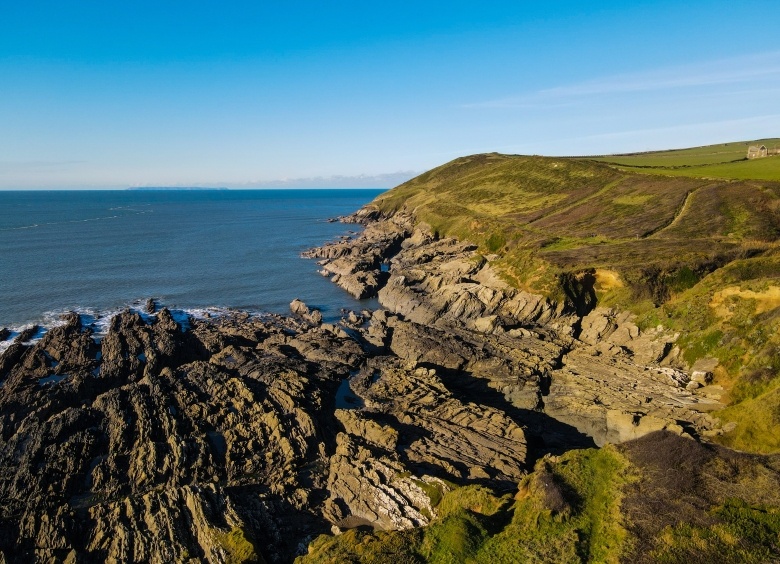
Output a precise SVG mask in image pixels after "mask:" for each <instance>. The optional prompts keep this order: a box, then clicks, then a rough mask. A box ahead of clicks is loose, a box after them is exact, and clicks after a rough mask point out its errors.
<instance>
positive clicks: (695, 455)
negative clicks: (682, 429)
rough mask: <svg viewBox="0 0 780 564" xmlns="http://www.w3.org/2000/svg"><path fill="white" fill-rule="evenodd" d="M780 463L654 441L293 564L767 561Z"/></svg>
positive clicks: (777, 548) (774, 553)
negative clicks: (421, 525)
mask: <svg viewBox="0 0 780 564" xmlns="http://www.w3.org/2000/svg"><path fill="white" fill-rule="evenodd" d="M778 466H780V461H778V460H777V458H776V457H775V458H770V457H760V456H751V455H744V454H738V453H734V452H733V451H728V450H726V449H722V448H719V447H714V446H703V445H700V444H697V443H694V442H693V441H691V440H690V439H685V438H682V437H679V436H676V435H672V434H669V433H665V432H659V433H654V434H652V435H648V436H646V437H643V438H642V439H639V440H637V441H633V442H631V443H626V444H624V445H622V446H620V447H617V448H616V447H611V446H608V447H605V448H603V449H601V450H595V449H589V450H580V451H570V452H568V453H566V454H565V455H563V456H560V457H547V458H543V459H541V460H540V461H539V462H537V464H536V467H535V469H534V471H533V472H532V473H531V474H529V475H528V476H526V478H525V479H524V480H523V481H522V482H521V483H520V484H519V487H518V489H517V491H515V492H510V493H507V494H504V495H499V494H497V493H495V492H492V491H490V490H488V489H486V488H483V487H480V486H467V487H463V488H458V489H455V490H453V491H451V492H449V493H447V494H446V495H445V496H444V498H443V499H442V500H441V501H440V502H439V504H438V506H437V507H436V512H437V516H436V518H435V519H434V520H433V521H432V522H431V524H430V525H428V526H427V527H425V528H422V529H413V530H408V531H388V532H383V531H370V530H357V529H353V530H350V531H347V532H345V533H344V534H342V535H340V536H336V537H332V536H326V535H323V536H321V537H320V538H318V539H317V540H315V541H314V542H313V543H312V544H311V545H310V547H309V554H308V555H307V556H305V557H303V558H300V559H299V562H300V563H301V564H304V563H317V564H325V563H328V564H330V563H333V564H335V563H344V562H364V563H387V562H393V563H396V564H404V563H412V562H440V563H453V564H454V563H466V562H471V563H482V562H484V563H491V564H493V563H497V564H500V563H524V562H528V563H544V562H546V563H574V562H604V563H609V562H632V563H634V564H636V563H642V562H647V563H651V562H685V563H692V562H723V563H742V562H755V563H759V562H772V561H776V560H777V558H778V557H780V540H779V539H780V510H778V509H777V507H778V506H780V493H779V492H780V490H779V489H778V486H780V473H778Z"/></svg>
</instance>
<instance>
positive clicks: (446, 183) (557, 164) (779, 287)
mask: <svg viewBox="0 0 780 564" xmlns="http://www.w3.org/2000/svg"><path fill="white" fill-rule="evenodd" d="M730 150H731V152H728V151H726V152H723V153H722V154H721V155H720V156H719V157H711V158H709V160H707V158H706V156H705V155H704V153H706V151H703V150H702V148H699V150H691V151H690V152H689V153H685V152H684V151H680V152H673V153H674V154H675V159H676V160H675V161H674V165H673V166H675V167H685V166H686V159H689V160H690V162H692V163H699V164H702V163H703V164H702V166H706V167H709V168H708V170H707V175H706V176H707V177H706V178H699V177H696V176H695V175H694V174H693V173H692V170H693V168H694V167H692V166H691V167H688V168H676V169H674V170H677V171H680V170H684V171H685V172H686V174H685V175H682V176H677V177H672V176H669V175H668V173H669V171H670V170H671V169H670V168H669V167H666V168H663V169H656V168H645V169H642V172H637V171H636V170H630V169H629V167H627V166H626V165H627V164H628V163H629V161H630V163H631V164H632V165H636V164H637V163H638V162H642V159H646V160H652V159H655V160H653V161H652V162H657V161H659V162H660V160H661V159H664V158H667V157H666V153H659V154H656V155H655V156H654V157H652V156H651V155H652V154H645V155H640V156H633V157H614V160H615V163H617V164H614V163H607V162H601V161H603V160H605V159H607V158H604V159H601V160H598V161H597V160H592V159H570V158H567V159H564V158H551V157H528V156H511V155H499V154H484V155H474V156H469V157H463V158H459V159H456V160H454V161H452V162H450V163H447V164H445V165H443V166H440V167H438V168H436V169H433V170H431V171H429V172H427V173H425V174H423V175H421V176H418V177H417V178H414V179H412V180H410V181H409V182H407V183H405V184H402V185H401V186H399V187H397V188H395V189H393V190H391V191H389V192H387V193H386V194H383V195H382V196H380V197H379V198H378V199H377V200H376V202H375V203H376V205H377V206H378V207H379V208H380V209H381V210H382V211H383V212H385V213H390V212H394V211H397V210H399V209H404V210H407V211H413V212H414V214H415V215H416V217H417V219H418V221H421V222H425V223H427V224H429V225H430V226H431V228H432V229H433V231H434V232H437V233H440V234H446V235H455V236H458V237H460V238H462V239H467V240H470V241H472V242H474V243H477V244H478V245H479V246H480V248H481V250H482V251H483V252H484V253H485V254H491V253H492V254H496V255H498V256H499V259H498V260H497V261H496V262H495V264H496V265H497V266H498V267H499V269H500V271H501V272H502V275H503V276H504V277H505V279H506V280H507V281H509V282H510V283H511V284H513V285H514V286H516V287H519V288H522V289H526V290H530V291H533V292H538V293H542V294H544V295H547V296H549V297H552V298H554V299H557V300H568V301H569V302H570V303H571V304H572V306H576V307H577V308H578V310H581V311H586V310H587V309H588V308H591V307H593V306H594V305H595V303H598V304H600V305H606V306H614V307H618V308H621V309H629V310H631V311H633V312H634V313H636V314H637V315H638V321H639V324H640V326H644V327H655V326H657V325H659V324H661V325H664V326H665V327H666V328H668V329H671V330H674V331H679V332H680V333H681V338H680V340H679V344H680V345H681V346H682V347H683V349H684V351H683V357H684V359H685V361H686V362H687V363H688V364H689V366H693V364H694V363H695V362H696V361H697V360H702V359H717V360H718V361H719V366H718V368H717V369H716V376H717V381H718V383H720V384H721V385H723V386H724V387H725V388H726V389H727V390H728V391H729V392H730V399H731V402H732V404H733V407H731V408H729V409H727V410H725V411H724V412H722V417H723V418H724V419H725V420H726V421H740V420H743V419H744V418H750V420H751V421H752V422H753V424H751V425H738V426H737V430H736V431H734V432H733V433H731V434H726V435H725V436H724V438H723V440H724V441H725V442H726V443H728V444H730V445H731V446H734V447H736V448H741V449H747V450H755V451H762V452H769V451H776V450H778V449H780V433H776V432H775V431H776V430H777V429H778V424H779V423H780V417H779V416H777V413H780V378H778V375H779V374H780V245H778V238H779V237H780V182H778V179H780V169H778V171H777V174H776V173H774V172H771V170H770V173H767V174H765V175H764V176H766V177H767V179H766V180H753V179H750V180H734V179H733V178H728V177H727V176H728V175H724V177H723V178H716V177H714V176H710V174H711V172H712V170H711V169H712V167H717V166H724V167H728V166H732V167H733V166H738V167H743V169H745V167H752V166H754V165H755V164H756V163H758V164H759V165H760V166H764V167H765V165H761V163H774V162H775V161H776V162H778V163H780V157H767V158H764V159H757V160H755V161H746V160H745V161H741V162H738V163H727V164H717V162H716V161H717V159H726V158H730V157H731V156H734V155H732V154H731V153H733V152H734V148H733V147H731V149H730ZM670 154H671V153H670ZM735 154H736V153H735ZM669 158H671V157H669ZM631 159H633V160H631ZM654 166H655V165H654ZM765 168H766V167H765ZM702 170H703V169H702Z"/></svg>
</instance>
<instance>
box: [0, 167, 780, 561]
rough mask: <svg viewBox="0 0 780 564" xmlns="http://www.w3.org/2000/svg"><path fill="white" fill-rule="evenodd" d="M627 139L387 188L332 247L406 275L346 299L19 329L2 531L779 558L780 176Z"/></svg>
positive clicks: (345, 556) (125, 541)
mask: <svg viewBox="0 0 780 564" xmlns="http://www.w3.org/2000/svg"><path fill="white" fill-rule="evenodd" d="M700 153H701V152H700ZM770 158H772V157H768V158H767V161H768V160H769V159H770ZM777 158H778V159H780V157H777ZM779 162H780V161H779ZM748 164H750V165H751V166H752V165H753V163H748ZM635 165H636V163H632V164H631V166H635ZM674 166H675V167H679V166H683V165H679V164H675V165H674ZM706 166H708V167H711V166H712V163H707V164H706ZM758 166H760V167H763V168H762V170H764V169H765V168H766V167H767V166H768V165H767V164H766V161H765V162H764V163H759V165H758ZM625 167H626V165H624V164H621V163H606V162H597V161H585V160H582V159H551V158H541V157H516V156H505V155H477V156H473V157H466V158H463V159H458V160H456V161H453V162H452V163H448V164H447V165H444V166H442V167H440V168H438V169H434V170H433V171H431V172H429V173H426V174H424V175H422V176H420V177H418V178H416V179H413V180H411V181H409V182H408V183H406V184H404V185H401V186H399V187H398V188H396V189H394V190H391V191H389V192H387V193H386V194H384V195H382V196H381V197H379V198H378V199H377V200H376V201H375V202H373V203H371V204H369V205H367V206H365V207H364V208H362V209H361V210H358V211H357V212H355V213H354V214H352V215H350V216H347V217H344V218H342V221H345V222H349V223H357V224H361V225H362V226H363V229H362V230H361V231H360V232H359V233H356V234H354V235H353V236H351V237H349V238H345V239H341V240H338V241H336V242H333V243H328V244H325V245H323V246H321V247H318V248H315V249H311V250H310V251H308V252H306V253H305V256H307V257H308V258H311V259H313V260H316V261H318V263H319V267H320V269H321V271H320V272H321V274H323V275H324V276H328V277H329V278H331V279H332V280H333V282H334V283H336V284H338V285H339V286H341V287H342V288H344V289H345V290H346V291H348V292H349V293H350V294H352V295H353V296H355V297H356V298H366V297H374V296H376V297H378V299H379V303H380V304H381V306H382V307H381V308H380V309H377V310H375V311H368V310H366V311H353V312H345V314H344V317H343V319H342V320H341V322H340V323H338V324H332V323H324V322H323V320H322V316H321V315H320V313H319V312H318V311H317V310H316V309H313V308H310V307H308V306H307V305H306V304H304V303H303V302H301V301H299V300H294V301H293V302H292V303H291V315H290V316H280V315H265V316H250V315H248V314H244V313H240V312H235V313H232V314H229V315H224V316H219V317H214V318H213V319H203V320H195V319H192V320H190V321H189V323H188V324H187V325H183V324H181V323H179V322H178V321H177V320H176V319H174V318H173V317H172V316H171V314H170V312H169V311H168V310H167V309H165V308H157V306H156V304H154V303H149V304H148V308H147V309H148V312H146V313H145V314H144V315H141V313H140V312H136V311H129V310H128V311H126V312H123V313H120V314H118V315H116V316H115V317H114V318H113V319H112V320H111V323H110V325H109V327H108V330H107V332H106V334H105V335H103V336H102V337H101V338H99V339H96V338H94V337H95V335H93V334H92V332H91V329H90V328H89V327H86V326H84V324H83V323H82V320H81V319H80V317H79V315H77V314H71V315H69V316H68V317H67V318H66V319H65V323H64V324H63V325H61V326H59V327H56V328H53V329H51V330H50V331H48V332H47V333H46V334H45V335H44V336H43V338H42V339H40V340H39V341H35V342H31V341H29V340H27V338H23V336H21V335H20V336H19V337H17V338H16V340H15V341H14V343H13V344H11V345H10V346H9V347H8V348H7V349H6V350H5V351H4V352H3V353H2V355H1V356H0V381H1V382H2V385H1V386H0V437H1V438H0V440H1V441H2V444H1V445H0V499H2V502H3V503H2V508H0V553H1V554H2V557H3V558H4V559H5V561H8V562H28V561H47V562H93V561H95V562H98V561H101V562H102V561H107V560H116V561H144V562H190V561H193V562H197V561H210V562H252V561H259V562H291V561H293V560H294V559H296V558H299V561H300V562H390V561H392V562H399V563H400V562H424V561H449V562H466V561H474V562H620V561H622V562H656V561H667V562H679V561H721V562H751V561H752V562H766V561H773V560H776V559H777V558H778V557H780V556H779V551H780V548H778V541H777V539H778V534H780V458H779V457H778V456H777V455H776V454H775V453H776V452H777V450H778V443H777V441H778V440H779V439H777V436H776V434H775V433H776V431H777V430H778V423H777V419H773V418H772V417H776V415H773V414H776V406H777V405H778V399H777V390H778V372H777V369H778V367H777V366H776V364H773V363H776V362H777V359H778V358H780V355H779V354H777V351H778V350H779V349H778V348H777V347H778V346H779V345H780V344H778V342H777V340H778V332H777V331H776V328H777V323H778V316H780V307H778V306H780V299H778V298H777V291H776V290H775V289H776V288H778V279H779V278H780V268H778V264H780V262H778V261H779V260H780V259H778V254H777V249H778V247H777V238H778V233H780V183H778V182H777V181H776V180H777V179H773V178H767V179H765V180H764V179H758V180H757V179H754V178H753V177H751V176H747V177H746V178H747V179H742V180H740V179H738V178H733V175H734V174H735V173H734V172H733V171H734V166H731V167H728V170H729V171H730V174H732V177H731V178H703V177H700V176H696V175H695V174H693V173H691V176H684V177H682V178H679V177H676V176H675V177H672V176H664V175H661V174H659V171H658V170H657V169H652V171H651V172H650V173H648V172H647V171H642V172H637V171H635V170H628V169H627V168H625ZM674 170H682V169H680V168H675V169H674ZM708 170H709V169H708ZM661 172H663V171H661ZM687 172H689V173H690V170H688V171H687ZM292 297H294V296H291V298H292ZM748 320H749V321H750V322H749V323H748ZM6 337H7V335H6ZM27 337H29V336H27ZM4 338H5V337H4ZM734 447H736V448H738V449H739V450H734V449H733V448H734Z"/></svg>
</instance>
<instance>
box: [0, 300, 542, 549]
mask: <svg viewBox="0 0 780 564" xmlns="http://www.w3.org/2000/svg"><path fill="white" fill-rule="evenodd" d="M304 307H305V306H304ZM306 315H311V313H310V312H308V313H307V314H306ZM379 318H381V315H380V316H378V321H377V323H376V324H377V325H378V326H381V327H380V328H379V329H378V330H379V331H385V332H389V331H390V328H389V325H388V324H387V323H386V322H381V321H379ZM313 321H314V320H312V319H307V320H305V321H303V322H300V321H296V320H294V319H292V318H284V317H280V316H268V317H266V318H262V319H261V318H256V317H249V316H248V315H246V314H235V315H233V316H230V317H223V318H217V319H213V320H208V321H191V327H183V326H181V325H179V324H178V323H177V322H176V321H175V320H174V319H173V317H172V316H171V314H170V312H168V310H166V309H162V310H160V311H159V312H158V313H157V314H154V315H141V314H140V313H137V312H130V311H128V312H124V313H121V314H119V315H117V316H116V317H114V318H113V319H112V320H111V322H110V325H109V329H108V332H107V334H106V335H105V336H103V337H102V339H97V338H96V337H95V335H93V334H92V332H91V330H90V329H88V328H84V327H82V326H81V323H80V320H79V317H78V316H77V315H75V314H74V315H71V316H69V317H68V319H67V320H66V323H65V324H64V325H62V326H60V327H57V328H54V329H52V330H50V331H49V332H48V333H46V335H45V336H44V337H43V339H41V340H40V341H38V342H37V343H34V344H22V343H18V345H16V344H15V345H13V346H12V347H11V348H9V349H8V350H7V351H5V353H4V354H3V355H2V357H0V361H2V362H0V366H2V367H3V371H2V373H0V381H2V386H0V433H1V436H2V444H1V446H0V496H2V497H1V499H2V500H3V502H4V503H3V507H2V509H0V554H2V557H3V558H4V559H5V560H6V561H12V562H28V561H31V560H47V561H48V560H52V561H78V562H90V561H105V560H117V561H137V562H140V561H143V562H171V561H187V560H188V559H195V560H206V561H210V562H231V561H236V560H239V561H240V560H242V559H245V558H248V557H256V558H259V559H263V560H265V561H269V562H288V561H290V560H291V559H292V558H293V557H294V556H295V554H297V553H300V552H301V551H304V550H305V546H306V543H307V542H308V540H309V539H310V538H312V537H313V536H314V535H316V534H319V533H322V532H326V531H329V530H330V528H331V527H332V526H339V527H353V526H359V525H370V526H372V527H377V528H404V527H410V526H417V525H421V524H424V523H426V522H427V520H428V519H430V518H431V517H432V516H433V515H435V508H434V505H435V504H434V503H433V502H432V501H431V495H433V496H434V497H435V495H436V494H435V492H443V491H445V490H446V489H447V488H448V487H449V486H448V485H447V484H448V483H451V482H445V481H443V480H442V478H444V479H446V480H455V481H457V482H458V483H468V482H470V481H483V480H490V479H499V480H510V481H512V480H514V481H516V480H517V479H519V477H520V476H521V475H522V473H523V472H524V471H525V470H526V456H527V449H526V446H525V434H524V432H523V430H522V429H521V427H520V426H519V425H518V424H517V423H516V422H515V421H513V420H512V419H511V418H509V417H507V416H506V415H504V414H502V413H501V412H500V411H498V410H496V409H495V408H491V407H489V406H483V405H479V404H476V403H468V402H463V401H461V400H460V399H458V398H457V397H455V396H454V395H453V394H451V393H449V392H448V391H447V388H446V387H445V385H444V384H443V383H442V379H441V378H439V377H438V375H437V374H436V372H435V370H433V369H429V368H422V367H418V366H417V363H416V362H413V361H411V360H403V359H399V358H398V357H397V356H396V355H394V354H392V351H391V350H390V349H389V348H387V347H385V346H384V345H383V344H380V345H379V346H375V345H372V344H371V343H370V341H369V337H370V335H369V333H370V332H371V331H370V330H369V329H365V330H361V331H359V332H358V334H357V336H356V337H353V336H350V335H349V334H348V333H347V332H346V331H345V330H344V329H341V328H339V327H335V326H332V325H327V324H321V325H317V324H315V323H313ZM399 334H400V332H399ZM360 335H363V336H360ZM361 345H362V346H361ZM14 347H16V348H14ZM366 350H369V351H372V353H371V355H369V354H367V353H366V352H365V351H366ZM377 351H383V352H382V353H381V354H378V352H377ZM377 354H378V356H377ZM369 356H370V358H369ZM361 367H362V368H361ZM356 371H357V372H356ZM353 374H357V375H358V376H356V377H353V380H352V381H353V382H355V381H356V380H355V378H358V379H360V378H363V380H361V381H362V382H363V384H362V387H360V388H359V390H358V392H359V394H360V397H363V398H365V399H364V401H365V404H366V407H365V408H363V409H360V410H355V409H337V403H338V402H339V399H338V395H339V387H340V386H342V385H344V384H346V383H347V382H348V380H347V379H348V378H350V376H351V375H353ZM360 375H363V376H360ZM347 385H348V384H347ZM356 386H357V385H356Z"/></svg>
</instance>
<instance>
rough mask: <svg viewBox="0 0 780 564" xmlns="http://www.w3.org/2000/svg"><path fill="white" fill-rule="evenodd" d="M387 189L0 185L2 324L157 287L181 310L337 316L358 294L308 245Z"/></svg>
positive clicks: (94, 308) (88, 307)
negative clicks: (296, 302) (330, 275)
mask: <svg viewBox="0 0 780 564" xmlns="http://www.w3.org/2000/svg"><path fill="white" fill-rule="evenodd" d="M379 193H381V190H227V191H224V190H213V191H212V190H209V191H47V192H38V191H36V192H3V191H0V327H4V326H5V327H15V326H19V325H22V324H25V323H41V322H43V323H46V322H47V321H48V320H52V319H54V318H56V316H57V315H58V314H60V313H62V312H63V311H68V310H79V311H86V312H91V313H108V312H111V311H116V310H118V309H121V308H123V307H127V306H132V305H133V304H134V303H136V304H137V303H138V302H139V301H144V300H146V298H149V297H154V298H157V299H158V300H159V302H160V303H161V304H162V305H166V306H168V307H171V308H176V309H183V310H196V309H199V308H212V307H214V308H239V309H244V310H249V311H253V312H261V311H265V312H274V313H286V312H288V311H289V303H290V301H291V300H292V299H293V298H300V299H302V300H304V301H305V302H306V303H307V304H309V305H311V306H316V307H319V308H321V309H322V311H323V314H324V315H325V317H326V318H328V319H335V318H337V317H338V316H339V312H340V309H341V308H349V309H356V308H361V307H375V306H376V303H375V302H372V301H363V302H358V301H357V300H354V299H352V298H351V297H350V296H349V295H348V294H347V293H346V292H344V291H343V290H341V289H340V288H338V287H337V286H336V285H335V284H333V283H331V282H330V281H328V279H326V278H323V277H322V276H320V275H319V274H317V272H316V271H317V264H316V262H315V261H312V260H307V259H302V258H300V256H299V255H300V253H301V251H303V250H305V249H308V248H310V247H313V246H316V245H319V244H321V243H323V242H325V241H328V240H332V239H334V238H336V237H337V236H339V235H342V234H345V233H347V232H348V231H349V230H350V229H358V227H357V226H353V225H344V224H340V223H328V222H327V221H326V220H327V219H328V218H332V217H335V216H338V215H344V214H348V213H350V212H353V211H355V210H356V209H358V208H359V207H360V206H362V205H363V204H366V203H367V202H369V201H371V200H372V199H373V198H374V197H375V196H377V195H378V194H379Z"/></svg>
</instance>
